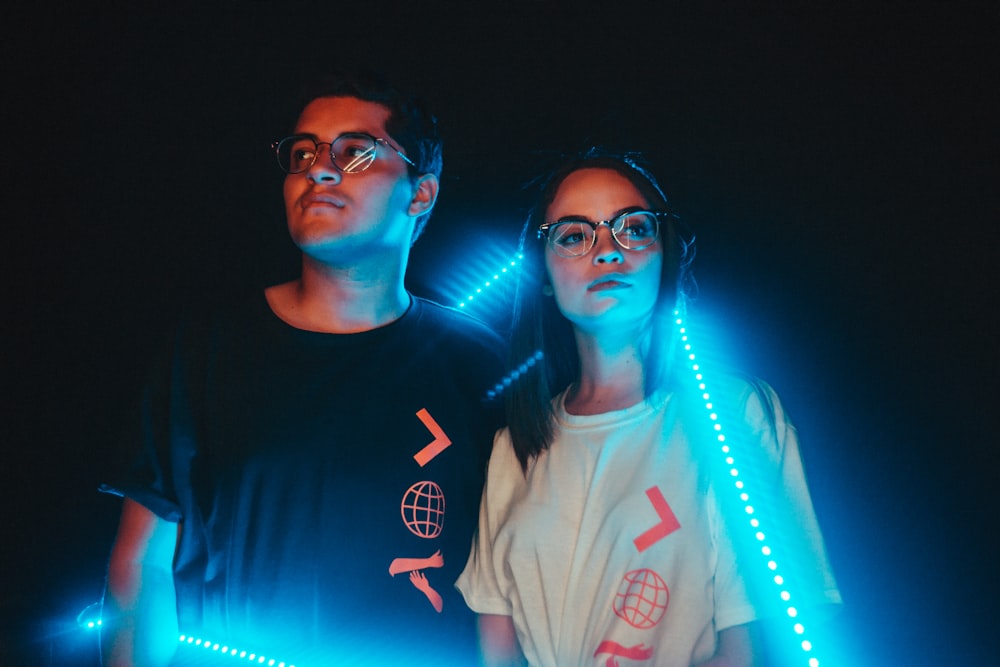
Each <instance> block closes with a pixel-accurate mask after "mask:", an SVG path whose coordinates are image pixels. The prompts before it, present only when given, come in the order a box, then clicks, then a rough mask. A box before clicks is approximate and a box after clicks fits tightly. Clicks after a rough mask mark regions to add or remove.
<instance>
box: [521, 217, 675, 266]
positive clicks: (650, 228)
mask: <svg viewBox="0 0 1000 667" xmlns="http://www.w3.org/2000/svg"><path fill="white" fill-rule="evenodd" d="M669 215H670V214H669V213H662V212H658V211H625V212H624V213H621V214H619V215H616V216H615V217H613V218H611V219H610V220H602V221H600V222H591V221H590V220H584V219H583V218H562V219H561V220H556V221H554V222H546V223H544V224H542V225H539V226H538V237H539V238H544V239H546V240H547V241H548V244H549V247H550V248H552V250H553V252H555V253H556V254H557V255H559V256H560V257H582V256H584V255H586V254H587V253H588V252H590V249H591V248H593V247H594V242H595V240H596V239H597V228H598V227H600V226H601V225H607V226H608V228H609V229H610V230H611V236H612V238H614V240H615V243H617V244H618V245H619V246H621V247H622V248H624V249H625V250H644V249H646V248H648V247H649V246H651V245H653V244H654V243H656V239H658V238H659V237H660V218H663V217H667V216H669Z"/></svg>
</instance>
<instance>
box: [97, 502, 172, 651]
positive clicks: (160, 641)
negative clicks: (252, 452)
mask: <svg viewBox="0 0 1000 667" xmlns="http://www.w3.org/2000/svg"><path fill="white" fill-rule="evenodd" d="M179 530H180V525H179V524H176V523H172V522H170V521H166V520H165V519H161V518H160V517H158V516H156V515H155V514H153V513H152V512H151V511H149V510H148V509H146V508H145V507H143V506H142V505H140V504H139V503H137V502H135V501H134V500H129V499H128V498H126V499H125V501H124V504H123V505H122V516H121V522H120V523H119V525H118V534H117V536H116V537H115V543H114V546H113V547H112V548H111V559H110V562H109V565H108V581H107V587H106V589H105V593H104V609H103V613H102V614H101V619H102V620H101V647H102V657H103V663H104V665H106V667H134V666H141V667H146V666H149V667H153V666H159V665H167V664H169V663H170V659H171V658H172V657H173V654H174V651H175V649H176V648H177V632H178V630H177V600H176V596H175V593H174V578H173V562H174V552H175V550H176V547H177V537H178V532H179Z"/></svg>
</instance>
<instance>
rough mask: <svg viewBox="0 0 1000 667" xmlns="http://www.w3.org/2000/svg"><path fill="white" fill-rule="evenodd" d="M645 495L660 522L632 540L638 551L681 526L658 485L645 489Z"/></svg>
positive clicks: (643, 549)
mask: <svg viewBox="0 0 1000 667" xmlns="http://www.w3.org/2000/svg"><path fill="white" fill-rule="evenodd" d="M646 497H647V498H649V502H651V503H653V509H655V510H656V514H657V515H658V516H659V517H660V523H658V524H656V525H655V526H653V527H652V528H650V529H649V530H647V531H646V532H645V533H643V534H642V535H640V536H639V537H637V538H635V540H633V541H634V542H635V548H636V549H638V550H639V551H640V552H642V551H645V550H646V549H648V548H649V547H651V546H653V545H654V544H656V543H657V542H659V541H660V540H662V539H663V538H664V537H666V536H667V535H669V534H670V533H672V532H674V531H675V530H677V529H678V528H680V527H681V523H680V521H678V520H677V517H676V516H674V511H673V510H672V509H670V505H668V504H667V499H666V498H664V497H663V492H662V491H660V487H658V486H651V487H649V488H648V489H646Z"/></svg>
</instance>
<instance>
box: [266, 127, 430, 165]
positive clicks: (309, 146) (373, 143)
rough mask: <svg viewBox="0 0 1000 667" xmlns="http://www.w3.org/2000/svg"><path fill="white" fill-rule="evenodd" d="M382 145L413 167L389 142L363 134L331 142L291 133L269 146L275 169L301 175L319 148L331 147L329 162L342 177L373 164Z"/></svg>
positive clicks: (312, 160) (340, 137) (342, 136)
mask: <svg viewBox="0 0 1000 667" xmlns="http://www.w3.org/2000/svg"><path fill="white" fill-rule="evenodd" d="M379 144H382V145H383V146H387V147H389V148H390V149H392V150H393V151H394V152H395V153H396V154H397V155H398V156H399V157H401V158H403V160H405V161H406V163H407V164H408V165H410V166H411V167H416V166H417V165H415V164H414V163H413V161H412V160H411V159H410V158H408V157H406V156H405V155H403V153H402V152H401V151H400V150H399V149H398V148H396V147H395V146H393V145H392V144H391V143H389V140H388V139H383V138H380V137H373V136H372V135H370V134H365V133H364V132H348V133H346V134H342V135H340V136H339V137H337V138H336V139H334V140H333V141H332V142H329V143H328V142H325V141H316V138H315V137H313V136H311V135H308V134H294V135H292V136H290V137H285V138H284V139H282V140H281V141H276V142H274V143H273V144H272V145H271V147H272V148H273V149H274V154H275V156H276V157H277V159H278V166H279V167H281V169H282V170H283V171H284V172H286V173H289V174H301V173H302V172H304V171H306V170H307V169H309V168H310V167H311V166H313V164H315V163H316V158H317V157H318V156H319V147H320V146H323V145H327V146H329V147H330V161H331V162H332V163H333V166H334V167H336V168H337V170H338V171H341V172H343V173H345V174H357V173H360V172H362V171H365V170H366V169H368V167H370V166H372V163H373V162H375V157H376V154H377V151H378V145H379Z"/></svg>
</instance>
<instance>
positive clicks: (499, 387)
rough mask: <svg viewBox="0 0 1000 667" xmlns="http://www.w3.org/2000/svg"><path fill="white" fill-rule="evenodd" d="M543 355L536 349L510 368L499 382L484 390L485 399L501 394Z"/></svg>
mask: <svg viewBox="0 0 1000 667" xmlns="http://www.w3.org/2000/svg"><path fill="white" fill-rule="evenodd" d="M544 356H545V355H544V353H543V352H542V351H541V350H536V351H535V353H534V354H533V355H531V356H530V357H528V358H527V359H526V360H525V361H524V363H523V364H521V365H520V366H518V367H517V368H515V369H514V370H512V371H511V372H510V373H507V375H504V376H503V378H502V379H501V380H500V381H499V382H497V383H496V384H495V385H493V388H492V389H490V390H489V391H487V392H486V400H487V401H492V400H493V399H494V398H496V397H497V396H499V395H500V394H502V393H503V391H504V389H506V388H507V387H509V386H510V385H512V384H513V383H514V380H516V379H518V378H519V377H521V376H522V375H524V374H525V373H527V372H528V369H529V368H530V367H532V366H534V365H535V364H536V363H537V362H538V361H540V360H541V358H542V357H544Z"/></svg>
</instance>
